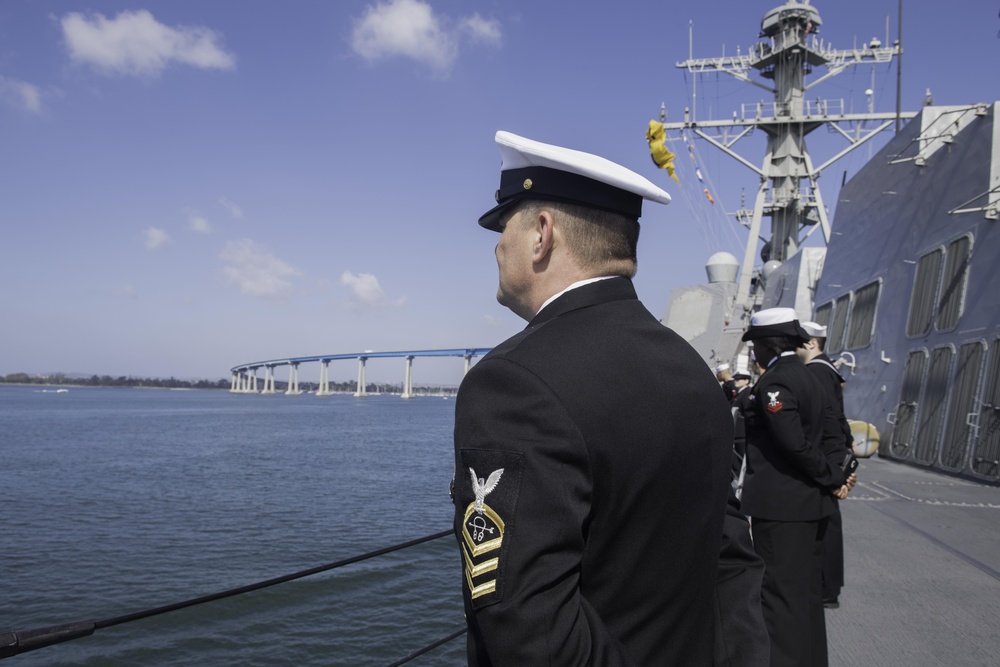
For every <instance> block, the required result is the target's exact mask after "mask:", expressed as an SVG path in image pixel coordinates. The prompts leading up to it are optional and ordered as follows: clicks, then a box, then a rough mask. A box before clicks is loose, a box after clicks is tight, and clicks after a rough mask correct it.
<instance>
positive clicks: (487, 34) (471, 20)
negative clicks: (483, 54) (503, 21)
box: [459, 14, 501, 46]
mask: <svg viewBox="0 0 1000 667" xmlns="http://www.w3.org/2000/svg"><path fill="white" fill-rule="evenodd" d="M459 27H460V28H461V29H462V31H463V32H465V33H467V34H469V35H470V36H471V37H472V40H473V41H477V42H484V43H486V44H490V45H492V46H500V41H501V35H500V22H499V21H497V20H495V19H491V20H488V19H484V18H483V17H481V16H480V15H479V14H473V15H472V16H469V17H467V18H464V19H462V21H461V22H460V23H459Z"/></svg>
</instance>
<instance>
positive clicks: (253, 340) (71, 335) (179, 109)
mask: <svg viewBox="0 0 1000 667" xmlns="http://www.w3.org/2000/svg"><path fill="white" fill-rule="evenodd" d="M777 4H779V3H777V2H773V1H772V2H767V1H764V2H760V1H756V0H754V1H752V2H748V1H746V0H742V1H740V2H729V1H726V2H712V1H709V0H706V1H704V2H697V3H679V2H664V1H663V0H660V1H657V2H653V1H638V2H630V1H628V0H623V1H622V2H615V3H611V2H601V3H587V2H583V3H581V2H573V3H570V2H525V1H521V0H506V1H501V0H481V1H474V2H473V1H466V2H461V1H459V0H387V1H385V2H375V1H372V0H342V1H338V2H324V1H308V0H298V1H296V2H282V3H278V2H262V1H257V0H213V1H212V2H203V1H188V0H170V1H169V2H168V1H165V0H159V1H153V0H147V1H145V2H129V1H116V2H108V1H106V0H88V1H87V2H75V1H73V0H63V1H59V2H56V1H48V0H33V1H30V2H29V1H27V0H11V1H9V2H4V3H2V4H0V45H2V46H0V147H2V156H3V157H2V159H0V253H2V256H0V313H2V314H3V325H2V331H3V333H2V336H0V374H7V373H13V372H20V371H24V372H29V373H49V372H56V371H61V372H71V373H72V372H80V373H88V374H90V373H97V374H109V375H113V376H118V375H136V376H158V377H166V376H171V375H173V376H176V377H183V378H219V377H228V369H229V368H230V367H231V366H234V365H237V364H240V363H244V362H249V361H255V360H261V359H273V358H280V357H288V356H300V355H316V354H332V353H346V352H354V351H361V350H365V349H374V350H382V351H387V350H400V349H433V348H444V347H447V348H451V347H490V346H492V345H495V344H497V343H498V342H500V341H502V340H503V339H505V338H507V337H508V336H510V335H512V334H513V333H515V332H516V331H518V330H519V329H520V328H521V327H522V326H523V322H522V321H521V320H519V319H518V318H517V317H516V316H515V315H513V314H512V313H510V312H508V311H507V310H506V309H504V308H502V307H501V306H499V305H498V304H497V303H496V301H495V298H494V295H495V291H496V265H495V261H494V259H493V247H494V245H495V243H496V236H495V235H493V234H492V233H490V232H487V231H485V230H483V229H481V228H480V227H479V226H478V225H477V224H476V219H477V218H478V216H479V215H480V214H481V213H482V212H483V211H485V210H486V209H487V208H489V206H490V205H491V200H492V194H493V190H494V189H495V188H496V186H497V183H498V180H499V173H498V168H499V153H498V151H497V149H496V146H495V144H494V142H493V135H494V133H495V131H496V130H498V129H504V130H509V131H512V132H515V133H518V134H522V135H524V136H527V137H530V138H533V139H537V140H540V141H545V142H549V143H556V144H562V145H566V146H570V147H573V148H578V149H581V150H587V151H590V152H594V153H598V154H600V155H603V156H605V157H607V158H610V159H612V160H615V161H617V162H620V163H622V164H624V165H626V166H628V167H630V168H632V169H635V170H636V171H638V172H640V173H642V174H643V175H645V176H647V177H648V178H650V179H651V180H653V181H654V182H656V183H658V184H660V185H661V186H662V187H664V188H665V189H667V190H668V191H669V192H671V193H672V194H673V195H674V202H673V203H672V204H671V205H669V206H666V207H663V206H656V205H651V204H647V207H646V211H645V215H644V216H643V218H642V238H641V241H640V255H639V273H638V276H637V278H636V287H637V290H638V292H639V296H640V298H641V299H642V300H643V302H644V303H645V304H646V306H647V307H648V308H649V309H650V310H651V311H652V312H653V313H654V314H655V315H656V316H657V317H662V316H663V311H664V309H665V306H666V303H667V298H668V296H669V292H670V290H671V289H672V288H675V287H680V286H684V285H690V284H696V283H700V282H703V281H704V269H703V265H704V262H705V260H706V259H707V257H708V256H709V255H711V254H712V253H714V252H716V251H717V250H729V251H731V252H735V251H737V248H738V241H740V240H742V238H743V235H742V233H741V231H740V229H739V228H737V226H736V225H735V224H734V223H731V222H728V221H727V220H726V218H725V216H724V215H722V212H723V211H726V210H733V209H735V208H737V207H738V206H739V203H740V195H741V191H742V190H743V189H746V191H747V192H748V195H747V197H748V205H750V204H752V198H751V196H750V194H749V193H752V191H753V189H754V188H755V187H756V179H755V176H754V174H753V173H752V172H750V171H749V170H747V169H746V168H745V167H741V166H739V165H738V164H736V163H735V162H734V161H733V160H732V159H731V158H728V157H726V156H724V155H722V154H721V153H717V152H713V151H714V149H712V148H711V147H709V146H706V145H701V146H700V147H699V150H700V164H699V166H700V167H701V169H702V171H703V173H704V174H705V175H706V176H707V178H708V179H709V181H710V183H711V187H712V190H713V193H714V198H715V204H708V203H706V200H704V199H702V198H701V196H700V194H699V192H698V189H697V188H694V189H692V188H693V185H692V183H691V179H689V178H688V179H685V183H686V186H685V187H678V186H677V185H676V184H674V183H673V182H672V181H670V180H669V179H668V178H667V177H666V174H665V173H664V172H662V171H657V170H656V169H655V167H654V166H653V164H652V162H651V161H650V159H649V153H648V147H647V145H646V142H645V137H644V134H645V128H646V124H647V123H648V121H649V119H651V118H655V117H656V116H657V115H658V113H659V109H660V104H661V103H665V105H666V109H667V112H668V120H679V119H680V118H681V117H682V114H683V109H684V107H685V106H687V105H689V104H690V103H691V83H692V81H691V78H690V75H685V73H684V72H683V71H682V70H680V69H677V68H675V67H674V64H675V63H676V62H677V61H680V60H683V59H685V58H686V57H687V55H688V49H689V45H688V34H689V22H691V24H692V25H693V34H694V55H695V57H710V56H716V55H722V54H723V53H728V54H732V53H734V52H735V50H736V48H737V47H740V48H741V49H743V50H744V51H745V49H746V48H747V47H748V46H750V45H752V44H754V43H755V42H756V41H757V39H756V38H757V32H758V30H759V27H760V20H761V18H762V17H763V15H764V13H765V12H766V11H768V10H770V9H772V8H773V7H774V6H776V5H777ZM813 4H814V5H815V6H816V7H817V9H818V10H819V12H820V14H821V17H822V19H823V26H822V29H821V31H820V36H821V37H822V38H823V39H824V40H825V41H827V42H832V43H833V45H834V46H835V47H837V48H842V49H846V48H851V47H853V46H854V45H855V44H860V43H864V42H867V41H868V40H870V39H871V38H872V37H879V38H880V39H882V40H884V39H885V33H886V17H887V16H888V15H892V16H893V17H895V14H896V8H897V0H864V1H861V0H838V1H837V2H832V1H828V2H823V1H821V0H817V1H816V2H814V3H813ZM904 4H905V7H904V27H903V37H904V48H905V55H904V60H903V91H902V99H903V107H904V109H908V110H916V109H917V108H919V106H920V104H921V103H922V102H923V99H924V96H925V91H926V89H928V88H930V89H931V92H932V94H933V97H934V100H935V102H936V103H938V104H965V103H973V102H979V101H992V100H994V99H996V98H997V97H998V95H997V78H996V74H995V72H996V69H997V66H998V64H1000V57H998V56H1000V36H998V33H1000V17H998V12H1000V2H997V0H956V1H954V2H950V3H948V5H947V12H945V10H943V9H942V8H941V5H940V4H939V3H916V2H912V0H907V2H905V3H904ZM945 14H947V16H945ZM896 34H897V27H896V20H895V18H893V19H892V20H891V27H890V38H891V39H892V38H895V36H896ZM871 84H872V73H871V69H870V68H857V69H856V70H855V71H850V70H849V71H848V72H846V73H844V74H841V75H840V76H838V77H836V78H834V79H833V80H831V81H829V82H827V83H825V84H822V85H821V86H819V87H818V88H817V89H815V94H816V95H817V96H822V97H824V98H836V99H843V100H845V104H846V105H848V108H853V109H855V110H858V111H861V110H863V109H864V108H865V105H866V101H865V94H864V91H865V89H867V88H869V87H871ZM873 90H874V100H875V108H876V110H880V111H891V110H893V109H894V104H895V68H893V69H882V70H879V71H878V72H877V73H876V78H875V86H874V88H873ZM762 93H763V91H760V90H759V89H757V88H752V87H748V86H745V85H743V84H739V83H737V82H735V81H728V80H719V79H717V77H716V76H714V75H713V76H711V77H707V79H706V80H704V81H699V84H698V102H697V103H698V113H699V117H701V118H706V117H709V116H710V115H711V116H712V117H716V118H719V117H729V116H731V114H732V111H733V109H735V108H737V107H738V106H739V105H740V104H742V103H745V102H750V103H753V102H756V101H757V100H758V99H759V98H760V95H761V94H762ZM765 94H766V93H765ZM817 134H822V135H823V136H817V137H816V138H815V140H812V139H811V140H810V141H809V145H810V147H811V148H812V150H813V151H814V152H815V154H817V155H819V156H822V155H824V154H825V155H827V156H829V155H832V154H833V153H835V152H836V151H839V150H840V149H841V148H842V147H843V141H842V140H840V141H839V142H836V141H835V139H834V138H833V137H831V136H830V135H827V134H826V133H825V132H821V133H817ZM763 142H764V139H763V137H762V136H754V137H750V138H748V139H746V140H744V141H743V142H741V143H740V144H739V145H738V148H739V149H740V151H741V152H742V153H743V154H744V155H745V156H747V157H748V158H750V159H751V161H753V162H755V163H756V162H759V160H760V157H761V155H762V152H763ZM876 148H877V146H876ZM867 151H868V149H867V148H862V149H859V150H858V151H856V152H855V153H856V154H855V155H852V156H850V157H848V158H846V159H845V160H843V161H841V162H839V163H837V165H835V166H834V167H831V169H830V170H829V171H831V172H833V173H828V174H826V175H825V179H824V180H822V181H821V182H822V185H823V187H824V198H825V200H826V202H827V203H828V205H831V204H832V203H834V202H835V201H836V190H837V189H838V188H839V184H840V180H841V177H842V174H843V173H844V172H845V171H846V172H847V174H848V177H849V176H850V174H851V173H852V171H856V170H857V169H858V168H859V167H860V166H861V164H862V163H863V162H864V160H865V159H866V158H867V155H868V152H867ZM816 162H817V163H818V162H819V160H818V159H817V160H816ZM680 175H681V176H682V179H683V178H684V176H685V174H684V173H683V172H682V173H681V174H680ZM831 213H835V212H834V211H831ZM834 225H836V221H835V220H834ZM817 236H818V235H817ZM355 372H356V371H355V368H354V366H353V365H349V364H345V365H344V366H343V367H332V368H331V375H332V377H333V379H338V380H343V379H350V378H352V377H353V376H354V374H355ZM313 374H315V373H313V371H311V370H308V369H304V370H303V373H302V377H304V378H307V379H308V378H310V376H311V375H313ZM402 376H403V369H402V362H401V361H398V360H396V361H395V362H394V363H393V362H391V361H388V360H387V361H384V362H378V364H376V363H375V362H372V363H370V364H369V371H368V377H369V379H370V380H378V381H397V382H398V381H401V380H402ZM460 376H461V361H459V360H435V361H418V362H417V364H416V366H415V381H416V382H417V383H418V384H419V383H421V382H448V383H457V382H458V381H459V379H460ZM279 377H280V376H279Z"/></svg>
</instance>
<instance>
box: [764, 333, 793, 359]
mask: <svg viewBox="0 0 1000 667" xmlns="http://www.w3.org/2000/svg"><path fill="white" fill-rule="evenodd" d="M753 346H754V349H757V348H760V347H765V348H767V349H768V350H770V351H771V352H773V353H774V354H775V356H777V355H780V354H781V353H782V352H792V351H794V350H796V349H797V348H799V347H801V346H802V341H800V340H799V339H798V338H789V337H786V336H768V337H766V338H756V339H754V341H753Z"/></svg>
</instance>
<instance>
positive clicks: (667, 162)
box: [646, 120, 681, 185]
mask: <svg viewBox="0 0 1000 667" xmlns="http://www.w3.org/2000/svg"><path fill="white" fill-rule="evenodd" d="M666 139H667V130H666V128H664V127H663V123H661V122H659V121H655V120H651V121H649V129H648V130H646V141H648V142H649V153H650V156H651V157H652V158H653V164H655V165H656V166H657V167H659V168H660V169H666V170H667V173H668V174H670V178H672V179H674V180H675V181H677V184H678V185H680V183H681V182H680V180H679V179H678V178H677V174H675V173H674V158H675V157H676V156H675V155H674V154H673V153H671V152H670V150H669V149H668V148H667V146H666V144H665V143H664V142H665V141H666Z"/></svg>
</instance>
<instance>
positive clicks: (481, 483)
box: [456, 450, 520, 608]
mask: <svg viewBox="0 0 1000 667" xmlns="http://www.w3.org/2000/svg"><path fill="white" fill-rule="evenodd" d="M462 463H463V465H464V466H465V470H466V472H465V473H462V472H461V470H460V471H459V473H458V474H459V475H462V477H464V478H465V480H467V481H465V482H464V483H460V484H456V498H457V499H458V501H459V502H460V503H461V504H460V505H459V507H462V506H463V505H464V507H465V510H464V512H462V514H461V515H460V516H461V522H462V523H461V535H460V542H461V549H462V561H463V566H464V567H463V569H464V573H465V582H466V585H468V587H469V588H468V593H469V599H470V601H471V603H472V606H473V607H474V608H480V607H483V606H486V605H490V604H493V603H495V602H499V601H500V598H501V590H502V586H501V585H500V583H499V582H502V581H503V576H502V575H503V567H502V563H503V554H504V553H506V551H507V549H504V548H503V547H504V533H505V532H506V531H507V530H508V528H509V525H508V524H509V521H510V519H511V518H513V513H514V506H515V504H516V501H517V491H518V486H519V483H520V455H519V454H512V453H509V452H495V451H492V452H490V451H483V450H463V451H462ZM459 481H461V480H459ZM505 518H506V521H505Z"/></svg>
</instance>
